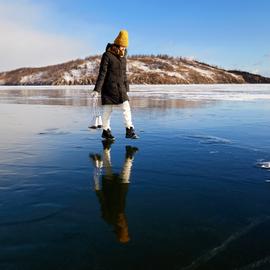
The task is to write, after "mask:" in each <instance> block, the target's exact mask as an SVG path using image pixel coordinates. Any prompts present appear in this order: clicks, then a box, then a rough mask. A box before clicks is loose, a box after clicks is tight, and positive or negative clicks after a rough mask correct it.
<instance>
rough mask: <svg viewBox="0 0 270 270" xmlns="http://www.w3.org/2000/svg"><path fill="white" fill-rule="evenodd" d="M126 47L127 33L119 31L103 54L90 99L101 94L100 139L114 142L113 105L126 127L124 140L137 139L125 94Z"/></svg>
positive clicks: (127, 86) (126, 83) (127, 87)
mask: <svg viewBox="0 0 270 270" xmlns="http://www.w3.org/2000/svg"><path fill="white" fill-rule="evenodd" d="M127 47H128V32H127V31H126V30H121V31H120V33H119V34H118V36H117V37H116V39H115V40H114V43H113V44H111V43H108V45H107V47H106V51H105V53H104V54H103V55H102V59H101V63H100V68H99V74H98V78H97V82H96V85H95V88H94V90H93V92H92V97H97V96H98V93H101V102H102V105H103V108H104V110H103V115H102V123H103V132H102V138H104V139H106V140H114V136H113V135H112V133H111V127H110V118H111V113H112V111H113V108H114V106H115V105H118V106H121V108H122V110H123V115H124V123H125V126H126V138H130V139H137V138H139V137H138V136H137V135H136V133H135V130H134V126H133V124H132V117H131V111H130V105H129V99H128V95H127V92H128V91H129V84H128V80H127V73H126V66H127V62H126V54H127V51H126V48H127Z"/></svg>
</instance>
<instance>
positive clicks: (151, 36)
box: [0, 0, 270, 76]
mask: <svg viewBox="0 0 270 270" xmlns="http://www.w3.org/2000/svg"><path fill="white" fill-rule="evenodd" d="M269 10H270V1H268V0H257V1H250V0H245V1H243V0H241V1H239V0H238V1H237V0H235V1H232V0H226V1H225V0H219V1H217V0H216V1H213V0H205V1H199V0H197V1H195V0H189V1H183V0H178V1H173V0H167V1H164V0H163V1H152V0H148V1H141V0H137V1H122V0H118V1H106V0H103V1H91V0H88V1H87V0H85V1H83V0H77V1H70V0H65V1H63V0H54V1H53V0H39V1H34V0H10V1H4V0H0V34H1V36H2V37H3V36H4V37H5V41H4V44H2V45H0V57H1V59H2V63H0V70H7V69H13V68H16V67H21V66H42V65H49V64H55V63H60V62H63V61H66V60H70V59H74V58H82V57H86V56H88V55H92V54H97V53H102V52H103V50H104V48H105V46H106V44H107V42H111V41H113V40H114V38H115V36H116V35H117V34H118V32H119V30H120V29H127V30H128V31H129V36H130V47H129V54H159V53H161V54H169V55H173V56H183V57H192V58H195V59H197V60H199V61H203V62H206V63H209V64H213V65H218V66H220V67H224V68H227V69H242V70H247V71H250V72H255V73H259V74H263V75H267V76H270V46H269V44H270V29H269V25H270V19H269V18H270V16H269ZM1 43H2V41H1ZM0 62H1V61H0Z"/></svg>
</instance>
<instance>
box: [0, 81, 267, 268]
mask: <svg viewBox="0 0 270 270" xmlns="http://www.w3.org/2000/svg"><path fill="white" fill-rule="evenodd" d="M89 89H92V87H90V86H85V87H81V86H80V87H44V86H41V87H19V86H17V87H4V86H1V87H0V124H1V132H0V153H1V154H0V179H1V180H0V191H1V196H0V209H1V211H0V243H1V244H0V269H1V270H2V269H3V270H6V269H8V270H10V269H12V270H13V269H14V270H15V269H16V270H17V269H19V270H21V269H22V270H32V269H33V270H36V269H38V270H40V269H42V270H43V269H44V270H45V269H72V270H73V269H76V270H81V269H102V270H114V269H117V270H120V269H125V270H126V269H132V270H133V269H134V270H135V269H136V270H138V269H143V270H144V269H162V270H163V269H170V270H171V269H176V270H181V269H182V270H189V269H198V270H209V269H210V270H217V269H218V270H227V269H228V270H231V269H237V270H247V269H263V270H264V269H270V209H269V205H270V168H269V167H270V137H269V134H270V117H269V115H270V85H200V86H197V85H187V86H186V85H182V86H159V85H157V86H139V85H137V86H132V87H131V93H130V97H131V104H132V111H133V118H134V123H135V125H136V130H137V131H138V133H139V135H140V137H141V138H140V139H139V140H135V141H132V140H128V139H125V138H124V127H123V123H122V115H121V112H120V111H119V110H116V111H115V112H114V113H113V115H112V127H113V134H114V135H115V136H116V141H115V143H114V144H112V145H111V149H110V151H108V149H105V150H104V146H103V144H102V142H101V139H100V135H101V131H100V130H90V129H88V124H89V121H90V113H91V103H92V101H91V99H90V98H89V96H88V94H87V91H88V90H89ZM129 146H131V147H134V150H135V147H136V148H137V152H136V153H134V157H133V159H131V158H130V149H131V148H130V147H129ZM109 158H110V160H111V166H108V160H109ZM106 164H107V166H106ZM97 166H99V167H97ZM101 167H102V168H101ZM105 167H106V168H105ZM119 179H120V180H119ZM123 179H124V181H123Z"/></svg>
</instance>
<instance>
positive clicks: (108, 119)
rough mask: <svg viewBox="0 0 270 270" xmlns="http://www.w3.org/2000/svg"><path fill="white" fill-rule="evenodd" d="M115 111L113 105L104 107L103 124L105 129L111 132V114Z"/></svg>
mask: <svg viewBox="0 0 270 270" xmlns="http://www.w3.org/2000/svg"><path fill="white" fill-rule="evenodd" d="M112 110H113V105H103V113H102V123H103V129H105V130H107V129H109V130H111V126H110V122H111V113H112Z"/></svg>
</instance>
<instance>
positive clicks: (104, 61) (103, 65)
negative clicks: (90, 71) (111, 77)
mask: <svg viewBox="0 0 270 270" xmlns="http://www.w3.org/2000/svg"><path fill="white" fill-rule="evenodd" d="M108 64H109V57H108V55H107V54H106V53H104V54H103V55H102V58H101V62H100V66H99V74H98V78H97V81H96V85H95V88H94V90H93V91H96V92H98V93H100V92H101V89H102V86H103V84H104V80H105V77H106V74H107V69H108Z"/></svg>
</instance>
